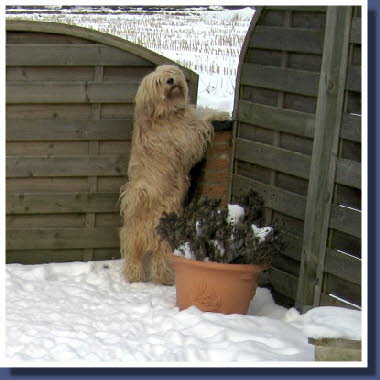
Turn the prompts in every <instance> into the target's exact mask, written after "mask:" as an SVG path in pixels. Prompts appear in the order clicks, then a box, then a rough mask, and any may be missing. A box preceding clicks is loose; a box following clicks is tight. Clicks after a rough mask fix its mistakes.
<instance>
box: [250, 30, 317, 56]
mask: <svg viewBox="0 0 380 380" xmlns="http://www.w3.org/2000/svg"><path fill="white" fill-rule="evenodd" d="M323 36H324V32H323V30H307V29H293V28H284V27H277V26H275V27H272V26H262V25H257V26H256V29H255V33H253V34H252V37H251V41H250V44H249V46H250V47H253V48H258V49H269V50H280V51H289V52H299V53H309V54H322V49H323Z"/></svg>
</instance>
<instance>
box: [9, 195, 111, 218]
mask: <svg viewBox="0 0 380 380" xmlns="http://www.w3.org/2000/svg"><path fill="white" fill-rule="evenodd" d="M118 200H119V193H100V192H97V193H95V192H94V193H47V194H46V193H7V195H6V212H7V214H11V215H15V214H23V215H29V214H58V213H88V212H97V213H99V212H118V211H119V207H118Z"/></svg>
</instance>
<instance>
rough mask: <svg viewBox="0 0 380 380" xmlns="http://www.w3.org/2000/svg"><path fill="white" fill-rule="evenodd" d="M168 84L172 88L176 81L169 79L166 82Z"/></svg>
mask: <svg viewBox="0 0 380 380" xmlns="http://www.w3.org/2000/svg"><path fill="white" fill-rule="evenodd" d="M166 83H167V84H170V85H171V86H172V85H173V84H174V79H173V78H169V79H168V80H167V81H166Z"/></svg>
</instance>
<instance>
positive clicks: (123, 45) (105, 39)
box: [6, 20, 198, 99]
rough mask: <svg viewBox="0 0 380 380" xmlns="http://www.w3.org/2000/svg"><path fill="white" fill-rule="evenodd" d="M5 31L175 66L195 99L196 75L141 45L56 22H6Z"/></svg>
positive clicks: (155, 63) (156, 64) (154, 63)
mask: <svg viewBox="0 0 380 380" xmlns="http://www.w3.org/2000/svg"><path fill="white" fill-rule="evenodd" d="M6 30H7V31H11V32H36V33H52V34H53V33H54V34H64V35H68V36H73V37H79V38H83V39H87V40H90V41H94V42H97V43H101V44H105V45H109V46H112V47H115V48H118V49H120V50H123V51H126V52H128V53H131V54H134V55H136V56H139V57H141V58H143V59H145V60H147V61H150V62H152V64H153V65H155V66H158V65H164V64H167V65H176V66H178V67H180V68H181V70H183V72H184V74H185V76H186V78H187V79H188V80H189V82H190V83H191V89H190V96H191V98H192V99H196V95H197V88H198V74H196V73H195V72H193V71H192V70H190V69H188V68H186V67H184V66H181V65H179V64H178V63H176V62H174V61H172V60H171V59H169V58H167V57H164V56H162V55H160V54H157V53H155V52H153V51H151V50H149V49H147V48H145V47H143V46H141V45H138V44H135V43H133V42H131V41H128V40H126V39H123V38H121V37H117V36H113V35H111V34H108V33H103V32H99V31H96V30H93V29H88V28H83V27H80V26H76V25H70V24H64V23H58V22H41V21H25V20H7V21H6Z"/></svg>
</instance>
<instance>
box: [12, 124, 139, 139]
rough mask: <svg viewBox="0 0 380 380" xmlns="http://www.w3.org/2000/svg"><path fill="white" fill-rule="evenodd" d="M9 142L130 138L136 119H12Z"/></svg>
mask: <svg viewBox="0 0 380 380" xmlns="http://www.w3.org/2000/svg"><path fill="white" fill-rule="evenodd" d="M6 127H7V128H6V139H7V141H9V142H10V141H92V140H96V141H99V140H115V141H118V140H130V139H131V137H132V128H133V121H132V120H131V119H120V120H115V119H113V120H43V119H42V120H37V119H8V120H7V121H6Z"/></svg>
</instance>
